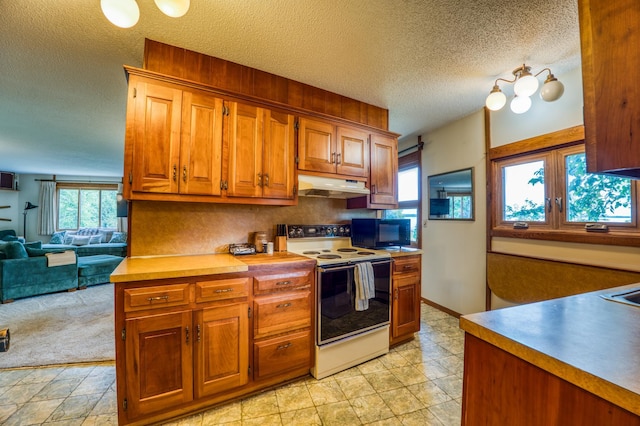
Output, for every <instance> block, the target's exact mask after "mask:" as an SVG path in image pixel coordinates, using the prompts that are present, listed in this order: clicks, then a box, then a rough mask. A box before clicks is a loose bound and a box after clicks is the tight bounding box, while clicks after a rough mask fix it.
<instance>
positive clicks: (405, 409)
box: [379, 388, 425, 416]
mask: <svg viewBox="0 0 640 426" xmlns="http://www.w3.org/2000/svg"><path fill="white" fill-rule="evenodd" d="M379 395H380V397H381V398H382V399H383V400H384V402H385V403H386V404H387V406H388V407H389V408H390V409H391V411H393V414H395V415H396V416H398V415H401V414H407V413H411V412H413V411H418V410H421V409H423V408H425V406H424V404H423V403H422V402H420V401H419V400H418V399H417V398H416V397H415V396H413V394H412V393H411V392H409V390H408V389H407V388H399V389H393V390H390V391H386V392H381V393H380V394H379Z"/></svg>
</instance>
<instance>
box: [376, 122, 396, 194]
mask: <svg viewBox="0 0 640 426" xmlns="http://www.w3.org/2000/svg"><path fill="white" fill-rule="evenodd" d="M370 189H371V195H370V197H371V204H378V205H388V206H392V207H393V206H395V205H397V203H398V196H397V193H398V141H397V140H396V139H393V138H390V137H387V136H382V135H377V134H372V135H371V182H370Z"/></svg>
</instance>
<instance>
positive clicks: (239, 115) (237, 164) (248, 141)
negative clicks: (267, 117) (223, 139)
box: [227, 102, 264, 197]
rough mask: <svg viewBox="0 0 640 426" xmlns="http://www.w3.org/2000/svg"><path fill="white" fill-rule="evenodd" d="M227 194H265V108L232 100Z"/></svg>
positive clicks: (230, 105)
mask: <svg viewBox="0 0 640 426" xmlns="http://www.w3.org/2000/svg"><path fill="white" fill-rule="evenodd" d="M229 109H230V113H229V131H228V139H229V177H228V181H229V189H228V191H227V195H228V196H232V197H260V196H261V195H262V184H263V181H262V130H263V115H264V114H263V110H262V109H261V108H257V107H254V106H249V105H244V104H240V103H237V102H230V103H229Z"/></svg>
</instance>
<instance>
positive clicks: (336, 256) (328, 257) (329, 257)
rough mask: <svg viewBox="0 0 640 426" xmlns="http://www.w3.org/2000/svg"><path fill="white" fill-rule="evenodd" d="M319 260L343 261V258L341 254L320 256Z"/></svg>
mask: <svg viewBox="0 0 640 426" xmlns="http://www.w3.org/2000/svg"><path fill="white" fill-rule="evenodd" d="M317 258H318V259H342V256H340V255H339V254H320V255H318V257H317Z"/></svg>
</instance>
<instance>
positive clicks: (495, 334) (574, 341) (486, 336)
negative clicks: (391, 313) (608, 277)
mask: <svg viewBox="0 0 640 426" xmlns="http://www.w3.org/2000/svg"><path fill="white" fill-rule="evenodd" d="M636 287H640V284H632V285H628V286H623V287H616V288H614V289H607V290H602V291H597V292H591V293H585V294H580V295H576V296H569V297H563V298H559V299H552V300H547V301H543V302H538V303H530V304H527V305H521V306H515V307H511V308H504V309H498V310H494V311H489V312H480V313H476V314H470V315H463V316H462V317H461V318H460V327H461V328H462V329H463V330H464V331H465V332H467V333H469V334H472V335H474V336H476V337H478V338H480V339H482V340H484V341H486V342H488V343H491V344H493V345H494V346H497V347H498V348H501V349H503V350H505V351H506V352H509V353H511V354H513V355H515V356H517V357H519V358H521V359H523V360H525V361H527V362H529V363H531V364H533V365H536V366H537V367H540V368H541V369H543V370H545V371H548V372H549V373H551V374H553V375H555V376H558V377H560V378H562V379H564V380H566V381H568V382H570V383H572V384H574V385H576V386H578V387H580V388H582V389H585V390H587V391H589V392H591V393H592V394H594V395H597V396H600V397H601V398H603V399H605V400H607V401H610V402H612V403H614V404H615V405H618V406H620V407H622V408H624V409H626V410H628V411H630V412H632V413H634V414H637V415H640V380H639V379H638V378H639V377H640V307H635V306H629V305H625V304H622V303H617V302H612V301H608V300H604V299H603V298H601V297H600V295H601V294H610V293H615V292H618V291H620V290H624V289H632V288H636Z"/></svg>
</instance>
